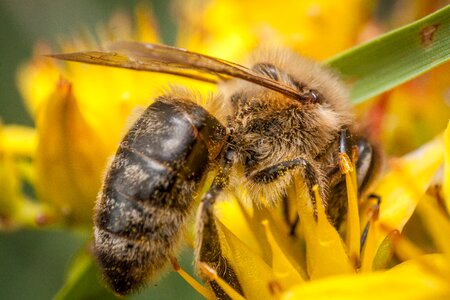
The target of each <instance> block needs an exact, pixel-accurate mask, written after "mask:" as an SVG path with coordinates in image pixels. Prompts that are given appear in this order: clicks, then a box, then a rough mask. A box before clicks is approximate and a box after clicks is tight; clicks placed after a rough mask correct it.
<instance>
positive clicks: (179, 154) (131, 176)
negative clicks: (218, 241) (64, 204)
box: [95, 96, 225, 294]
mask: <svg viewBox="0 0 450 300" xmlns="http://www.w3.org/2000/svg"><path fill="white" fill-rule="evenodd" d="M224 135H225V130H224V128H223V126H222V125H220V123H219V122H218V121H217V120H216V119H215V118H214V117H213V116H211V115H210V114H209V113H208V112H207V111H206V110H205V109H203V108H202V107H200V106H198V105H196V104H194V103H191V102H187V101H181V100H177V99H173V98H171V97H169V96H165V97H164V98H160V99H158V100H157V101H156V102H154V103H153V104H152V105H151V106H149V108H147V110H146V111H145V112H144V114H143V115H142V116H141V117H140V118H139V120H138V121H137V122H136V123H135V124H134V126H133V127H132V128H131V130H130V131H129V132H128V134H127V135H126V136H125V138H124V139H123V141H122V143H121V144H120V146H119V149H118V150H117V153H116V156H115V158H114V160H113V162H112V164H111V167H110V169H109V170H108V173H107V175H106V179H105V181H104V183H103V190H102V193H101V194H100V196H99V199H98V202H97V207H96V216H95V254H96V256H97V260H98V262H99V265H100V267H101V269H102V271H103V275H104V277H105V279H106V280H107V281H108V283H109V284H110V286H111V287H112V288H113V289H114V290H115V291H116V292H117V293H119V294H126V293H128V292H130V291H131V290H133V289H135V288H137V287H139V286H141V285H142V284H143V283H144V282H145V281H146V280H147V279H150V278H152V277H153V276H155V275H157V273H158V271H159V270H160V269H162V268H164V266H165V265H167V263H168V262H169V258H170V256H171V255H173V254H174V253H173V252H174V251H175V248H176V247H177V244H178V242H179V241H180V238H181V235H182V231H183V230H182V228H183V225H184V223H185V221H186V218H187V217H188V215H189V214H190V211H191V208H192V202H193V201H192V193H193V192H194V191H195V190H196V189H197V187H198V184H199V183H200V181H201V180H202V178H203V176H204V174H205V171H206V168H207V166H208V163H209V162H210V160H211V159H212V158H213V157H214V155H215V154H217V149H220V146H221V144H222V140H223V138H224Z"/></svg>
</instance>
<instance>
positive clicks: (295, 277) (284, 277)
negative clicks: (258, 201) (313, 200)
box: [263, 220, 305, 288]
mask: <svg viewBox="0 0 450 300" xmlns="http://www.w3.org/2000/svg"><path fill="white" fill-rule="evenodd" d="M263 226H264V229H265V232H266V236H267V240H268V242H269V245H270V248H271V250H272V251H271V252H272V264H271V266H272V269H273V272H274V275H275V277H277V279H278V281H279V282H283V287H284V288H289V287H291V286H293V285H295V284H300V283H301V282H303V281H304V280H305V279H303V278H302V276H301V274H300V273H299V272H298V271H297V270H298V267H297V268H295V267H294V265H298V264H297V263H295V260H294V259H293V258H292V257H288V255H287V253H286V252H285V251H283V249H281V247H280V245H279V244H278V243H277V241H276V240H275V237H274V236H273V234H272V231H271V230H270V225H269V221H268V220H264V221H263Z"/></svg>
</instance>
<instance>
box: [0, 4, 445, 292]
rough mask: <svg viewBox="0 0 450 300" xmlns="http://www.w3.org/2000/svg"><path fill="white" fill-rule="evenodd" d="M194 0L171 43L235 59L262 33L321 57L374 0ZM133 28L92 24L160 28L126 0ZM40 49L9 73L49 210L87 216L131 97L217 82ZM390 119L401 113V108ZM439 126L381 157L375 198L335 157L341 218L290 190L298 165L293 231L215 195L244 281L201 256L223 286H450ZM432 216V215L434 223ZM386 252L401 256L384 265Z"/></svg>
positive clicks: (147, 36) (140, 100)
mask: <svg viewBox="0 0 450 300" xmlns="http://www.w3.org/2000/svg"><path fill="white" fill-rule="evenodd" d="M193 3H194V2H193ZM197 4H198V3H197ZM197 4H192V3H187V4H186V3H183V4H180V5H181V11H180V12H179V13H180V16H181V21H180V31H179V36H178V38H177V45H178V46H182V47H186V48H189V49H191V50H194V51H199V52H202V53H206V54H209V55H213V56H218V57H222V58H225V59H229V60H232V61H237V60H241V59H244V58H245V55H244V53H247V52H248V51H249V50H252V49H253V48H255V47H264V46H273V45H278V46H287V47H290V48H293V49H294V50H296V51H297V52H299V53H300V54H303V55H305V56H309V57H313V58H316V59H319V60H323V59H326V58H328V57H330V56H331V55H333V54H336V53H338V52H340V51H342V50H344V49H347V48H349V47H350V46H352V45H354V44H355V43H356V42H357V41H358V36H359V35H360V34H361V33H362V31H363V27H364V25H365V24H366V23H367V22H368V21H370V20H369V14H370V11H371V6H370V5H368V4H367V1H362V0H360V1H358V0H345V1H341V2H339V3H338V2H335V1H334V2H333V1H321V0H308V1H288V2H285V3H284V4H283V5H279V3H277V5H270V3H269V1H263V2H261V1H259V2H256V1H236V0H218V1H211V2H206V4H204V6H202V7H201V8H199V6H198V5H197ZM272 4H273V3H272ZM349 15H350V16H351V17H349ZM280 16H282V17H281V18H280ZM113 28H120V30H113ZM131 28H132V26H131V22H130V20H129V19H128V18H127V17H126V16H124V15H123V14H117V15H116V16H114V17H113V18H112V21H111V23H110V24H109V25H108V26H105V27H102V28H99V32H100V33H101V35H102V37H103V38H104V39H106V40H123V39H133V40H137V41H146V42H159V38H158V34H157V33H156V31H155V30H154V28H155V26H154V24H153V17H152V15H151V13H149V10H148V9H145V8H143V7H139V8H138V9H137V12H136V30H135V31H133V30H132V29H131ZM89 40H90V38H89V37H88V38H84V39H83V40H82V39H79V38H78V39H74V40H73V41H72V42H66V43H64V44H63V45H61V49H62V50H63V51H70V50H76V51H81V50H85V49H87V48H91V49H92V48H97V46H95V45H94V44H92V43H91V42H89ZM266 41H268V42H267V43H266ZM49 52H51V50H49V49H46V48H42V46H41V47H39V48H38V49H37V53H36V56H35V57H34V58H33V60H32V62H30V63H29V64H27V65H25V66H24V67H23V68H22V69H21V70H20V71H19V75H18V83H19V86H20V88H21V91H22V95H23V97H24V99H25V101H26V103H27V105H28V108H29V110H30V113H31V114H32V115H33V117H34V118H35V121H36V132H34V131H33V130H26V131H27V132H28V133H27V135H28V136H29V138H28V139H27V140H31V139H34V138H35V139H37V142H36V144H33V145H34V146H32V147H31V146H30V147H29V149H30V150H29V151H28V152H27V153H28V154H27V155H29V156H30V157H32V160H31V166H30V168H31V169H32V172H31V173H32V174H33V175H34V176H31V178H33V180H30V182H31V183H32V184H33V186H34V187H35V190H36V193H37V198H38V200H39V203H45V204H47V205H48V206H49V207H50V209H48V210H46V212H47V213H48V214H49V213H52V214H53V216H54V217H55V218H56V216H59V219H58V220H56V221H58V222H60V223H68V224H76V225H90V222H91V218H92V206H93V202H94V200H95V198H96V194H97V191H98V189H99V187H100V184H101V178H102V173H103V172H104V168H105V166H106V165H107V160H108V157H110V156H111V155H112V154H113V153H114V151H115V149H116V148H117V145H118V143H119V141H120V140H121V138H122V136H123V134H124V133H125V132H126V127H127V125H126V124H127V119H129V118H130V117H129V116H130V115H133V110H134V109H135V108H136V107H139V106H141V105H142V106H146V105H148V104H149V103H150V102H151V99H153V98H154V97H155V96H157V95H159V94H161V92H162V89H163V88H166V87H167V86H168V85H169V84H171V83H177V84H185V85H186V86H189V87H193V88H194V89H198V90H200V91H201V92H202V93H207V92H208V91H212V90H214V87H211V86H208V85H206V84H201V83H196V82H192V81H189V80H186V79H179V78H175V77H171V76H168V75H161V74H148V73H138V72H132V71H126V70H120V69H109V68H104V67H99V66H92V65H82V64H73V63H67V64H64V66H63V67H61V66H60V65H59V64H57V63H56V62H55V61H53V60H50V59H47V58H42V57H40V56H38V55H39V54H41V53H49ZM439 72H442V73H444V72H445V69H444V67H443V70H440V71H439V70H437V71H436V73H433V74H436V75H433V76H437V77H436V78H439V80H430V81H429V82H427V88H426V89H425V90H420V92H421V93H423V94H422V97H423V98H428V96H430V95H432V96H431V97H434V96H436V97H435V98H436V99H437V100H435V101H439V100H438V99H440V98H439V97H438V94H439V93H440V92H441V91H442V89H444V88H445V86H446V85H447V81H445V79H442V78H445V76H442V75H439V74H440V73H439ZM447 86H448V85H447ZM424 91H425V92H424ZM430 93H436V94H430ZM408 96H411V91H410V89H409V88H408V86H405V87H402V88H400V89H398V90H396V91H394V92H392V99H394V100H396V99H399V98H402V97H404V98H407V97H408ZM396 103H397V102H396V101H391V102H390V104H391V105H392V106H393V107H394V108H392V109H391V111H394V112H395V111H396V109H395V105H396ZM411 110H413V111H415V112H417V111H419V110H421V107H417V106H413V107H412V108H411ZM426 111H427V112H428V113H427V114H428V116H429V117H430V118H431V117H432V116H433V112H435V108H434V107H433V106H430V107H427V109H426ZM442 114H443V115H445V113H442ZM440 118H441V119H442V118H445V117H444V116H442V117H440ZM131 121H132V120H129V121H128V122H129V123H130V122H131ZM400 124H401V125H403V124H406V122H405V120H401V122H400ZM388 126H389V122H388V123H387V125H386V127H385V128H384V130H381V134H382V135H384V136H386V139H388V140H392V139H393V138H392V137H393V136H395V134H397V133H395V134H392V137H389V136H390V135H391V133H389V132H388V130H387V129H386V128H388ZM394 127H395V128H398V127H397V126H394ZM438 127H439V125H436V127H434V128H433V130H432V131H431V132H434V131H435V130H436V128H438ZM0 129H1V130H3V131H5V130H4V129H2V128H0ZM3 131H1V132H3ZM396 132H397V131H396ZM405 132H408V134H410V131H405ZM5 136H6V135H5ZM410 136H414V135H411V134H410ZM449 136H450V129H447V131H446V133H445V143H444V139H443V138H442V136H439V137H438V138H436V139H435V140H433V141H431V142H430V143H428V144H426V145H425V146H423V147H421V148H419V150H417V151H416V152H413V153H411V154H409V155H406V156H403V157H402V158H399V159H396V160H392V161H390V163H389V169H388V171H387V173H386V174H384V175H383V177H382V178H381V180H380V182H379V184H378V186H377V187H376V189H375V193H376V194H378V195H380V196H381V198H382V201H381V204H378V203H375V202H370V201H361V200H358V199H357V196H356V191H355V186H356V181H355V175H354V173H352V171H351V170H350V169H348V170H345V171H346V178H347V187H348V191H349V195H348V198H349V213H348V219H347V222H346V228H345V229H344V230H342V231H337V230H336V229H335V228H334V227H333V226H332V225H331V224H330V223H329V221H328V218H327V216H326V215H325V209H324V207H323V205H322V203H321V202H320V201H318V202H319V203H318V205H317V210H316V211H315V210H314V209H313V207H312V204H311V201H310V199H309V198H308V197H305V196H301V195H300V194H301V193H299V191H301V190H304V188H305V187H304V186H303V184H302V181H301V180H300V179H297V180H295V184H294V186H293V188H292V190H291V191H290V196H289V197H290V199H289V201H290V202H291V203H295V206H294V209H293V210H292V211H291V212H290V216H291V217H292V216H294V217H295V216H296V215H297V214H298V215H299V217H300V220H301V222H300V225H299V226H298V227H297V229H296V231H295V234H291V233H290V228H289V226H288V225H287V224H286V222H285V220H284V216H283V213H282V212H281V208H280V207H277V208H256V207H252V206H245V205H244V204H242V203H241V202H240V201H239V199H238V196H235V195H228V194H227V195H225V196H224V197H226V198H227V199H226V200H227V201H222V202H220V203H219V204H218V205H217V206H216V207H215V211H216V215H217V218H216V219H215V222H216V226H217V228H218V237H217V238H218V240H219V241H220V244H221V251H222V253H223V256H224V257H225V258H226V259H227V261H229V263H230V266H231V267H232V268H233V270H234V271H235V273H236V276H237V278H238V281H239V284H240V285H241V287H242V290H243V294H244V295H240V294H239V293H238V292H237V291H235V290H234V289H233V288H232V285H233V284H232V283H231V282H227V281H226V280H224V279H222V278H220V276H219V275H218V274H217V273H216V271H215V270H214V269H211V267H210V266H208V265H205V264H201V263H200V264H199V268H200V269H201V271H202V273H205V274H209V276H210V278H211V279H212V280H215V281H216V282H217V283H218V285H219V286H220V287H221V288H222V289H223V290H224V291H225V292H227V293H228V294H229V295H230V296H231V297H232V298H234V299H241V298H245V299H258V298H259V299H309V298H311V299H312V298H314V299H321V298H322V299H329V298H330V297H331V296H334V297H336V298H337V299H360V298H371V297H372V298H375V297H383V296H384V297H391V298H394V297H395V298H396V299H397V298H400V299H414V298H415V299H424V298H430V299H433V298H437V297H443V298H445V297H450V288H449V286H448V284H446V283H447V282H448V280H449V279H450V278H449V274H450V263H449V255H450V250H449V247H450V246H449V242H448V240H446V238H445V237H448V234H449V232H450V230H449V229H448V228H449V226H450V225H449V220H448V216H445V215H444V214H442V212H440V211H439V208H436V207H438V205H430V203H429V202H432V201H433V200H434V199H433V198H431V196H429V195H428V196H427V194H426V191H427V188H428V187H429V184H430V181H431V180H432V178H433V176H434V174H435V173H436V171H437V170H438V168H439V167H440V166H441V165H442V164H443V163H444V157H445V170H444V183H443V189H442V194H443V199H444V202H445V203H446V207H447V209H448V208H449V207H450V206H449V203H450V200H449V194H450V179H449V178H450V167H449V160H450V142H449V140H450V137H449ZM6 140H7V139H5V138H3V135H0V142H2V143H0V151H2V152H0V154H1V155H2V156H0V177H1V179H3V178H5V180H2V181H0V184H1V185H2V186H5V187H7V189H2V191H6V192H5V195H3V194H0V218H2V216H8V217H9V218H12V219H14V218H16V219H17V220H19V221H18V223H19V224H20V223H22V225H23V224H29V222H28V221H27V222H25V221H22V222H21V221H20V218H17V217H16V216H20V215H23V214H21V213H17V212H21V211H22V210H21V208H17V207H18V206H17V205H16V204H17V203H28V202H29V201H28V200H26V196H25V195H24V194H23V193H22V191H21V189H20V188H18V185H19V183H18V181H17V178H21V176H23V174H22V173H20V170H19V169H18V166H19V164H18V163H17V159H16V158H15V157H13V158H12V159H11V158H10V156H9V155H7V154H4V153H8V152H7V151H3V149H8V147H7V146H4V145H7V144H8V143H6V142H3V141H6ZM422 142H423V141H422V140H420V141H418V142H417V143H420V144H421V143H422ZM392 144H393V143H392ZM444 144H445V150H444ZM22 147H23V146H22V145H19V144H17V145H16V146H14V147H13V149H15V150H14V151H16V152H17V149H21V148H22ZM349 165H350V163H349ZM4 170H6V171H4ZM439 191H440V190H439ZM317 197H318V194H317ZM4 199H20V200H13V202H11V203H14V205H11V203H8V202H7V201H4ZM430 199H431V200H430ZM23 201H28V202H23ZM358 201H361V203H360V202H358ZM419 202H420V203H421V204H420V205H419V206H418V208H417V210H416V207H417V205H418V203H419ZM39 208H40V207H39ZM46 209H47V208H46ZM415 211H417V214H418V215H419V216H420V217H422V218H423V219H424V220H425V221H424V222H423V223H424V224H426V228H427V232H428V234H429V236H430V237H431V238H432V239H433V240H434V243H435V248H434V251H433V253H435V254H433V255H424V254H425V252H424V251H423V250H422V249H421V248H420V247H418V246H415V245H414V244H413V243H412V242H410V241H409V239H407V238H406V237H405V236H402V235H400V233H401V232H402V230H403V228H404V227H405V225H406V224H407V223H408V221H409V220H410V218H411V216H412V215H413V213H414V212H415ZM33 216H36V214H34V215H33ZM0 220H1V219H0ZM27 220H28V219H27ZM429 220H437V221H436V224H439V227H438V229H441V231H440V230H438V229H437V227H436V224H435V223H433V222H429ZM366 224H368V227H367V237H366V240H365V244H364V247H363V249H362V251H360V249H359V248H360V247H359V246H360V245H359V242H360V235H361V232H362V231H363V230H364V228H365V226H366ZM394 252H395V254H396V258H397V259H398V262H397V265H395V266H394V267H392V265H391V264H394V263H393V262H391V259H392V257H393V255H394ZM177 271H178V272H180V274H181V275H182V276H184V277H186V278H188V277H187V275H186V274H185V273H184V271H183V270H181V269H179V268H177ZM188 280H189V282H191V284H192V285H193V286H194V287H195V288H196V289H198V290H199V291H200V292H201V293H202V294H203V295H206V296H207V297H211V295H212V294H211V292H209V291H205V290H204V288H203V287H202V286H200V285H199V284H197V283H195V282H194V281H192V279H191V278H188ZM402 290H406V291H405V292H402Z"/></svg>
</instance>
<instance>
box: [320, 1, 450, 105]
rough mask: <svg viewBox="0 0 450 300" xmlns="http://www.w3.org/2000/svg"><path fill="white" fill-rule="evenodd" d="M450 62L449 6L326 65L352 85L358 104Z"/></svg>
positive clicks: (333, 59) (340, 56) (351, 96)
mask: <svg viewBox="0 0 450 300" xmlns="http://www.w3.org/2000/svg"><path fill="white" fill-rule="evenodd" d="M449 59H450V5H449V6H446V7H444V8H442V9H441V10H439V11H437V12H435V13H433V14H430V15H428V16H427V17H425V18H423V19H420V20H418V21H416V22H414V23H411V24H409V25H406V26H404V27H401V28H399V29H397V30H394V31H391V32H389V33H387V34H384V35H382V36H380V37H378V38H375V39H373V40H371V41H370V42H368V43H366V44H363V45H360V46H358V47H355V48H352V49H350V50H349V51H346V52H344V53H342V54H339V55H338V56H336V57H334V58H332V59H330V60H329V61H327V62H326V63H327V64H328V65H329V66H330V67H332V68H333V69H336V70H337V71H339V72H340V73H341V75H342V76H343V78H344V80H345V81H346V82H347V83H349V84H350V87H351V90H350V98H351V100H352V102H353V103H355V104H356V103H360V102H362V101H364V100H366V99H368V98H370V97H373V96H376V95H379V94H381V93H382V92H385V91H387V90H389V89H391V88H393V87H395V86H397V85H399V84H401V83H403V82H405V81H407V80H410V79H412V78H414V77H416V76H418V75H420V74H422V73H424V72H426V71H428V70H430V69H432V68H434V67H436V66H438V65H440V64H442V63H445V62H446V61H448V60H449Z"/></svg>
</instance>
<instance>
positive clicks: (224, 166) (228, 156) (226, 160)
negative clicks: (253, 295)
mask: <svg viewBox="0 0 450 300" xmlns="http://www.w3.org/2000/svg"><path fill="white" fill-rule="evenodd" d="M233 156H234V152H233V151H232V150H230V149H228V150H225V151H224V153H223V156H222V159H221V166H220V169H219V172H218V174H217V175H216V177H215V178H214V180H213V183H212V185H211V187H210V188H209V190H208V191H207V192H206V194H205V195H204V196H203V197H202V200H201V203H200V206H199V209H198V214H197V226H196V228H197V230H198V231H197V240H196V245H195V249H196V250H195V251H196V253H195V257H196V259H195V261H196V263H197V267H196V268H197V271H198V273H199V275H200V276H201V277H202V279H203V280H204V281H205V282H208V283H209V284H210V286H211V289H212V290H213V291H214V293H215V296H216V297H217V299H231V298H230V297H229V296H228V295H227V294H226V292H225V291H224V290H222V288H221V287H220V286H219V285H218V284H217V282H216V281H215V280H213V279H211V278H210V277H209V276H208V275H207V274H205V273H204V272H203V271H202V268H201V267H200V266H199V265H198V263H204V264H206V265H208V266H209V267H211V268H213V269H214V270H215V271H216V272H217V275H218V276H219V277H221V278H222V279H223V280H224V281H225V282H227V283H228V284H229V285H230V286H231V287H232V288H234V289H235V290H236V291H237V292H238V293H240V294H241V295H244V293H243V290H242V287H241V285H240V283H239V281H238V278H237V276H236V273H235V272H234V270H233V268H232V267H231V265H230V263H229V261H228V260H227V259H226V258H225V257H224V256H223V253H222V248H221V244H220V240H219V233H218V230H217V224H216V221H215V215H214V204H215V202H216V200H217V197H218V196H219V195H220V193H221V192H222V191H223V189H224V187H225V186H226V185H227V184H228V176H229V170H230V168H231V165H232V163H233Z"/></svg>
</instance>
